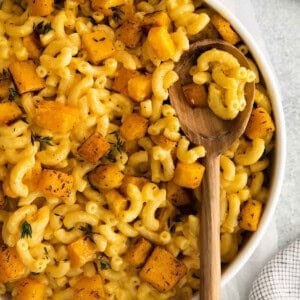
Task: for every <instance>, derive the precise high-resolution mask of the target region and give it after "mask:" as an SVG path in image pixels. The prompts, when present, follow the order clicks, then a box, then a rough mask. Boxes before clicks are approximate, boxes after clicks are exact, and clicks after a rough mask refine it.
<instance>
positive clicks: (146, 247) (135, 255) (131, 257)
mask: <svg viewBox="0 0 300 300" xmlns="http://www.w3.org/2000/svg"><path fill="white" fill-rule="evenodd" d="M151 248H152V244H151V243H150V242H149V241H148V240H146V239H145V238H143V237H140V238H138V239H137V240H136V241H135V243H134V244H132V245H131V246H130V247H129V249H128V250H127V252H126V255H125V257H124V260H125V261H126V262H127V263H128V264H129V265H131V266H133V267H139V266H141V265H142V264H143V263H144V262H145V261H146V258H147V256H148V254H149V253H150V250H151Z"/></svg>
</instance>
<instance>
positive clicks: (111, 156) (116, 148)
mask: <svg viewBox="0 0 300 300" xmlns="http://www.w3.org/2000/svg"><path fill="white" fill-rule="evenodd" d="M110 134H114V135H115V137H116V142H115V143H110V144H111V145H112V146H111V148H110V151H109V152H108V153H107V155H106V158H107V159H108V160H109V161H111V162H115V161H116V159H115V156H116V153H117V152H119V153H122V152H123V151H124V142H123V141H122V139H121V137H120V135H119V132H118V131H113V132H111V133H110Z"/></svg>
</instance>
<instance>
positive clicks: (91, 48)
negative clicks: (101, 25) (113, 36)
mask: <svg viewBox="0 0 300 300" xmlns="http://www.w3.org/2000/svg"><path fill="white" fill-rule="evenodd" d="M82 47H83V48H84V49H85V50H86V51H87V54H88V57H89V59H90V60H91V62H92V63H93V64H96V65H97V64H98V63H99V62H101V61H102V60H103V59H106V58H108V57H110V56H112V55H113V53H114V52H115V47H114V45H113V43H112V41H111V40H110V38H109V36H108V35H107V34H106V32H105V31H103V30H97V31H94V32H89V33H84V34H83V35H82Z"/></svg>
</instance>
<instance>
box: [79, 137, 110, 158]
mask: <svg viewBox="0 0 300 300" xmlns="http://www.w3.org/2000/svg"><path fill="white" fill-rule="evenodd" d="M109 149H110V144H109V143H108V142H107V140H106V139H105V138H104V137H103V136H102V135H101V134H100V133H99V132H94V133H93V134H92V135H90V136H89V137H88V138H87V139H86V140H85V141H84V142H83V143H82V144H81V145H80V146H79V148H78V154H79V155H80V156H81V157H82V158H84V159H85V160H87V161H89V162H91V163H93V164H94V163H96V162H97V161H98V160H99V159H100V158H101V157H103V156H104V155H105V154H106V153H107V152H108V151H109Z"/></svg>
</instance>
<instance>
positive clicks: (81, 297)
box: [73, 274, 106, 300]
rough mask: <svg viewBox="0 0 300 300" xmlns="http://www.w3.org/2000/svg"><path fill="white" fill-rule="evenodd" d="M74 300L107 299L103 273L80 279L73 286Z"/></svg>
mask: <svg viewBox="0 0 300 300" xmlns="http://www.w3.org/2000/svg"><path fill="white" fill-rule="evenodd" d="M73 290H74V296H73V300H105V299H106V295H105V290H104V284H103V280H102V277H101V275H99V274H97V275H94V276H91V277H83V278H81V279H79V280H78V281H77V282H76V283H75V284H74V286H73Z"/></svg>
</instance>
